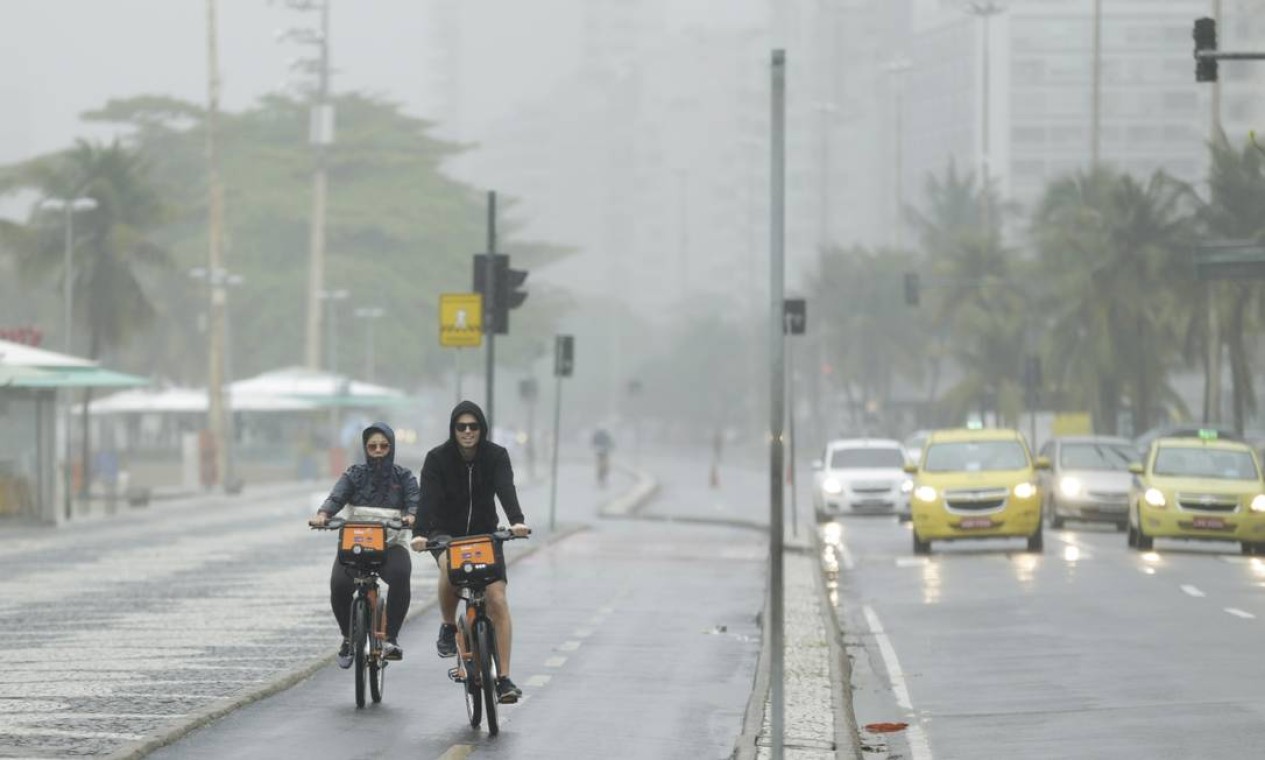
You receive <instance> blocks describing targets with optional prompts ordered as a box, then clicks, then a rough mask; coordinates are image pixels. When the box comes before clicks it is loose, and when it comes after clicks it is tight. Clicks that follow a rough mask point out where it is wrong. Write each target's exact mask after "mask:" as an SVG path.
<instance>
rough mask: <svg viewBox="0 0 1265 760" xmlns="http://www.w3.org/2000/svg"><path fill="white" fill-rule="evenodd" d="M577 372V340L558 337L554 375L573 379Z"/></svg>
mask: <svg viewBox="0 0 1265 760" xmlns="http://www.w3.org/2000/svg"><path fill="white" fill-rule="evenodd" d="M574 370H575V338H574V337H573V336H570V335H557V336H555V342H554V347H553V374H554V376H555V377H571V373H572V372H573V371H574Z"/></svg>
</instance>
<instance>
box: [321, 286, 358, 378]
mask: <svg viewBox="0 0 1265 760" xmlns="http://www.w3.org/2000/svg"><path fill="white" fill-rule="evenodd" d="M350 296H351V292H350V291H348V290H345V289H343V288H339V289H338V290H318V291H316V297H317V298H318V299H319V300H322V301H324V302H325V303H326V304H327V305H328V306H329V314H327V315H326V320H325V321H326V333H325V342H326V343H327V344H328V346H329V349H328V350H329V371H330V372H331V373H333V374H338V325H337V324H336V320H335V318H336V317H337V316H338V312H337V311H336V309H337V302H338V301H346V300H347V299H348V298H349V297H350Z"/></svg>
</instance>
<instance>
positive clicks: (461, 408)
mask: <svg viewBox="0 0 1265 760" xmlns="http://www.w3.org/2000/svg"><path fill="white" fill-rule="evenodd" d="M463 414H473V415H474V417H475V419H477V420H478V421H479V427H480V428H481V429H482V434H481V435H480V436H479V445H478V446H477V447H476V448H481V447H482V446H483V442H484V441H486V440H488V418H487V417H484V416H483V410H482V409H480V408H479V405H478V404H476V403H474V402H473V401H462V402H461V403H459V404H457V405H456V406H454V407H453V408H452V415H451V416H449V417H448V440H450V441H452V443H453V445H454V446H457V445H460V444H458V443H457V430H456V427H457V418H458V417H460V416H461V415H463Z"/></svg>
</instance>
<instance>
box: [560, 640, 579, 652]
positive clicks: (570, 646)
mask: <svg viewBox="0 0 1265 760" xmlns="http://www.w3.org/2000/svg"><path fill="white" fill-rule="evenodd" d="M579 648H580V642H578V641H564V642H562V643H561V644H560V645H558V651H559V652H574V651H575V650H577V649H579Z"/></svg>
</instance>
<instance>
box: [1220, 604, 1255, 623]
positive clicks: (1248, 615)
mask: <svg viewBox="0 0 1265 760" xmlns="http://www.w3.org/2000/svg"><path fill="white" fill-rule="evenodd" d="M1225 611H1226V612H1228V613H1230V614H1231V615H1233V616H1235V617H1239V618H1243V619H1244V620H1252V619H1253V618H1255V617H1256V616H1255V615H1253V614H1252V613H1250V612H1246V611H1244V610H1241V609H1239V608H1238V607H1226V608H1225Z"/></svg>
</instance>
